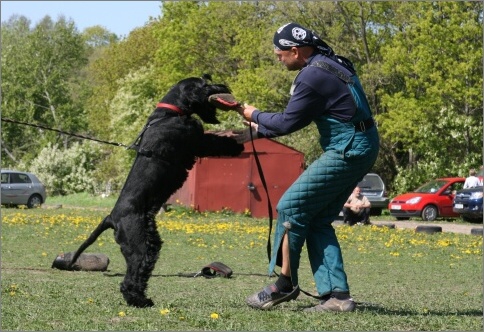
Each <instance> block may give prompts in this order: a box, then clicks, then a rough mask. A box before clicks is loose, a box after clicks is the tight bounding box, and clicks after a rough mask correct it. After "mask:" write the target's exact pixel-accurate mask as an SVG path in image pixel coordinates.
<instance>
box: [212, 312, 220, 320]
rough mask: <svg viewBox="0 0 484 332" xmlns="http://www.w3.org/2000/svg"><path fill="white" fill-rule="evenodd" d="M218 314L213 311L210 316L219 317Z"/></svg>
mask: <svg viewBox="0 0 484 332" xmlns="http://www.w3.org/2000/svg"><path fill="white" fill-rule="evenodd" d="M218 317H219V316H218V314H217V313H216V312H212V314H211V315H210V318H212V319H218Z"/></svg>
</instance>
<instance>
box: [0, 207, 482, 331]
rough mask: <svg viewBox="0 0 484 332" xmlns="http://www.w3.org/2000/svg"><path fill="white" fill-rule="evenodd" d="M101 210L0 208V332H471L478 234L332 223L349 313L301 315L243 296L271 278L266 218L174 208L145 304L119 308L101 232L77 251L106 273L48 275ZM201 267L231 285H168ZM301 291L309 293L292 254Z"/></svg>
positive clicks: (306, 273) (116, 258)
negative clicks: (226, 271) (100, 257)
mask: <svg viewBox="0 0 484 332" xmlns="http://www.w3.org/2000/svg"><path fill="white" fill-rule="evenodd" d="M108 211H109V209H104V210H102V209H101V210H99V209H91V208H87V207H85V208H82V209H80V208H66V207H63V208H61V209H33V210H26V209H3V208H2V211H1V212H2V236H1V243H2V251H1V254H2V256H1V257H2V270H1V273H2V275H1V276H2V278H1V290H2V293H1V295H2V319H1V324H2V326H1V329H2V330H3V331H5V330H23V331H28V330H36V331H47V330H56V331H74V330H83V331H94V330H112V331H121V330H122V331H144V330H151V331H155V330H172V331H174V330H177V331H188V330H190V331H194V330H214V331H215V330H216V331H228V330H242V331H295V330H298V331H318V330H319V331H321V330H331V331H342V330H346V331H395V330H399V331H404V330H411V331H427V330H433V331H439V330H458V331H464V330H472V331H474V330H482V328H483V305H482V303H483V302H482V300H483V292H482V272H483V271H482V237H480V236H475V235H464V234H452V233H438V234H433V235H428V234H423V233H415V232H414V231H412V230H402V229H388V228H384V227H383V228H382V227H376V226H371V227H370V226H359V227H358V226H357V227H348V226H337V233H338V235H339V238H340V242H341V246H342V248H343V255H344V259H345V267H346V271H347V274H348V279H349V282H350V286H351V290H352V295H353V297H354V299H355V301H357V302H358V303H359V305H358V307H357V310H356V311H355V312H351V313H340V314H334V313H303V312H302V309H303V308H305V307H308V306H311V305H314V304H315V300H313V299H312V298H310V297H307V296H305V295H301V296H300V297H299V298H298V299H297V301H292V302H289V303H284V304H282V305H280V306H277V307H276V308H274V309H273V310H270V311H258V310H254V309H251V308H249V307H248V306H247V305H246V304H245V298H246V297H247V296H249V295H250V294H252V293H253V292H255V291H258V290H260V289H261V288H262V287H264V286H265V285H267V284H268V283H269V282H273V281H274V278H269V277H267V276H265V274H266V271H267V257H266V247H265V246H266V241H267V233H268V230H267V220H265V219H252V218H249V217H245V216H241V215H234V214H231V213H228V212H220V213H202V214H200V213H195V212H192V211H189V210H184V209H174V210H173V211H170V212H167V213H165V214H160V215H159V216H158V220H159V222H158V225H159V231H160V233H161V236H162V238H163V240H164V245H163V248H162V251H161V254H160V259H159V261H158V263H157V265H156V268H155V271H154V276H153V277H152V278H151V279H150V283H149V288H148V296H150V297H151V298H152V299H153V300H154V302H155V304H156V305H155V307H153V308H148V309H136V308H132V307H128V306H127V305H126V304H125V302H124V300H123V298H122V295H121V293H120V292H119V283H120V282H121V280H122V277H121V276H119V275H117V274H122V273H124V269H125V264H124V259H123V257H122V255H121V253H120V251H119V247H118V245H117V244H116V243H115V242H114V239H113V235H112V231H107V232H105V234H103V235H102V236H101V237H100V238H99V239H98V241H97V242H96V243H95V244H94V245H93V246H92V247H91V248H89V250H88V252H97V253H104V254H106V255H108V257H109V258H110V260H111V263H110V265H109V271H108V272H107V273H102V272H68V271H60V270H56V269H52V268H51V267H50V266H51V264H52V261H53V260H54V258H55V257H56V255H57V254H59V253H61V252H69V251H73V250H75V249H76V248H77V246H78V245H79V244H80V243H81V242H82V241H83V240H84V239H85V238H86V237H87V236H88V234H89V233H90V232H91V230H92V229H93V228H94V227H95V225H96V224H97V223H99V221H100V220H101V219H102V217H103V216H104V215H105V214H106V213H107V212H108ZM212 261H221V262H223V263H225V264H227V265H228V266H230V267H231V268H232V269H233V271H234V275H233V277H232V278H230V279H222V278H215V279H205V278H202V277H200V278H182V277H177V276H167V275H173V274H177V273H179V272H182V273H187V272H196V271H198V270H200V268H201V267H202V266H204V265H205V264H207V263H210V262H212ZM300 286H301V287H302V288H303V289H304V290H306V291H309V292H311V293H314V282H313V280H312V276H311V273H310V270H309V265H308V262H307V258H306V253H305V252H303V259H302V265H301V269H300Z"/></svg>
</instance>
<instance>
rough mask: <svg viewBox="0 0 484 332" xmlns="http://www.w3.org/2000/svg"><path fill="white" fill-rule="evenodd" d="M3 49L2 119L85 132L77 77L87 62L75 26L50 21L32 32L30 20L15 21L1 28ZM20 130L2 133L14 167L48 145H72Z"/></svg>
mask: <svg viewBox="0 0 484 332" xmlns="http://www.w3.org/2000/svg"><path fill="white" fill-rule="evenodd" d="M2 46H3V48H4V50H5V51H4V52H2V93H3V96H2V97H3V98H2V113H3V115H4V116H6V117H11V118H14V119H16V120H21V121H26V122H34V123H35V122H37V123H42V124H44V125H46V126H49V127H52V128H56V129H60V130H66V131H74V130H75V131H78V130H82V129H84V128H86V123H85V122H84V117H83V116H82V115H83V107H82V104H83V100H82V98H80V97H82V96H83V95H82V93H79V91H81V90H82V89H81V88H80V86H81V82H80V81H79V80H78V77H77V75H76V74H77V73H79V71H80V69H81V68H82V67H83V66H84V65H85V64H86V62H87V58H86V53H85V48H84V42H83V40H82V38H81V36H80V34H79V33H78V32H77V29H76V28H75V26H74V23H73V22H71V21H66V20H65V19H64V18H63V17H60V18H59V20H58V21H57V22H53V21H52V20H51V18H50V17H49V16H46V17H45V18H44V19H42V20H41V21H40V22H39V23H38V24H37V25H36V26H35V27H34V28H33V29H32V30H31V29H30V22H29V21H28V20H27V19H25V18H24V17H12V18H11V19H10V20H9V21H8V22H7V24H5V25H4V26H3V27H2ZM16 126H17V125H5V126H4V128H3V130H2V143H3V144H4V145H5V148H4V149H3V152H5V149H9V151H10V153H9V154H8V155H7V156H8V157H9V159H10V162H11V163H13V162H15V161H18V160H20V159H24V160H27V159H29V158H32V157H33V156H35V154H36V153H37V152H38V151H39V150H40V149H41V147H42V146H43V145H45V144H46V143H47V142H55V141H57V142H62V144H63V145H64V146H65V147H67V146H68V143H69V141H70V140H71V139H70V138H69V137H68V136H66V135H59V134H54V133H53V132H51V131H43V130H37V129H27V128H18V127H17V128H16ZM17 144H18V145H17ZM4 156H5V155H4ZM7 164H8V163H7Z"/></svg>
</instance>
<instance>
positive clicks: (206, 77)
mask: <svg viewBox="0 0 484 332" xmlns="http://www.w3.org/2000/svg"><path fill="white" fill-rule="evenodd" d="M202 79H203V80H204V81H205V83H207V84H210V83H212V75H210V74H203V75H202Z"/></svg>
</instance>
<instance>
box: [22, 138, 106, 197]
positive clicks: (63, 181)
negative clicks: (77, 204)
mask: <svg viewBox="0 0 484 332" xmlns="http://www.w3.org/2000/svg"><path fill="white" fill-rule="evenodd" d="M99 157H100V148H99V146H98V145H97V144H96V143H91V142H84V143H83V144H81V143H78V142H76V143H74V144H73V145H72V146H71V147H69V148H68V149H61V148H59V147H58V146H57V145H51V144H50V143H49V145H48V146H46V147H45V148H43V149H42V151H41V152H40V153H39V155H38V156H37V157H36V158H35V159H34V160H33V161H32V162H31V164H30V167H28V169H29V170H30V171H31V172H32V173H35V174H36V175H37V176H38V177H39V179H40V180H41V181H42V182H43V183H44V185H45V186H46V189H47V191H48V192H49V195H52V196H54V195H67V194H73V193H80V192H89V193H92V192H94V188H95V187H96V185H95V181H94V178H93V172H94V170H95V168H96V163H97V162H98V160H99Z"/></svg>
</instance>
